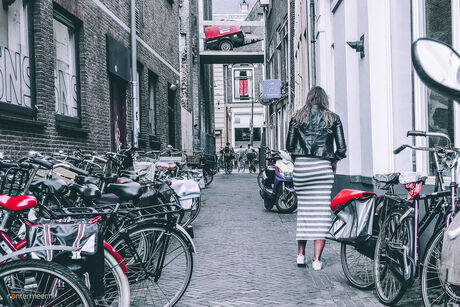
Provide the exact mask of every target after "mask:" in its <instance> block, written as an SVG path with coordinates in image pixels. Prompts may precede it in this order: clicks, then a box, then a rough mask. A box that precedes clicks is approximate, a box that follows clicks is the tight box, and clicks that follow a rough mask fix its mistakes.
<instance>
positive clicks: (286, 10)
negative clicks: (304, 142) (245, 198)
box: [264, 0, 301, 150]
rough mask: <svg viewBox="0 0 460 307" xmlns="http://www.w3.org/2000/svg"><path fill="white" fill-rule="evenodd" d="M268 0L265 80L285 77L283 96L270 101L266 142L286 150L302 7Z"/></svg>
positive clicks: (291, 3) (282, 81)
mask: <svg viewBox="0 0 460 307" xmlns="http://www.w3.org/2000/svg"><path fill="white" fill-rule="evenodd" d="M264 2H265V3H266V5H264V13H265V79H267V80H270V79H279V80H281V97H280V98H279V99H274V100H271V101H268V102H267V103H268V104H269V105H268V106H267V107H266V118H265V123H266V127H267V136H266V144H267V145H268V146H269V147H270V148H272V149H278V150H280V149H285V146H286V136H287V128H288V124H289V119H290V117H291V116H292V112H293V109H294V97H295V88H296V83H295V81H296V79H295V75H294V58H293V50H294V49H293V47H294V21H295V19H294V15H295V14H296V12H298V10H297V9H296V7H295V2H294V1H293V0H292V1H291V0H286V1H278V0H270V1H264ZM298 86H301V84H298Z"/></svg>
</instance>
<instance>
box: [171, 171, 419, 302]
mask: <svg viewBox="0 0 460 307" xmlns="http://www.w3.org/2000/svg"><path fill="white" fill-rule="evenodd" d="M214 180H215V181H214V182H213V183H212V184H211V186H210V188H209V189H207V190H205V191H203V207H202V211H201V212H200V216H199V217H198V219H197V220H196V221H195V223H194V230H195V240H194V241H195V244H196V246H197V251H198V253H197V255H196V256H195V258H194V271H193V277H192V281H191V283H190V286H189V288H188V290H187V292H186V294H185V295H184V297H183V298H182V300H181V301H180V303H179V304H178V305H179V306H243V305H248V306H250V305H252V306H293V305H304V306H380V304H379V302H378V300H377V298H376V296H375V294H374V291H373V290H369V291H361V290H357V289H355V288H353V287H351V286H350V285H349V284H348V283H347V280H346V279H345V276H344V275H343V272H342V267H341V264H340V252H339V247H340V246H339V244H337V243H334V242H328V243H327V245H326V248H325V250H324V254H323V261H324V263H325V267H324V269H323V270H322V271H319V272H315V271H313V270H312V269H311V265H308V266H307V267H306V268H298V267H297V265H296V263H295V258H296V244H295V214H289V215H281V214H278V213H276V212H267V211H265V210H264V208H263V203H262V201H261V198H260V196H259V194H258V187H257V182H256V176H255V175H253V174H230V175H224V174H220V175H217V176H216V177H215V179H214ZM312 256H313V250H312V245H311V243H310V244H308V245H307V257H308V259H309V260H310V261H311V257H312ZM416 284H417V283H416ZM414 288H415V289H412V290H411V291H410V292H409V293H407V294H406V296H405V298H404V299H403V300H402V301H401V302H400V304H399V306H421V305H422V302H421V299H420V292H419V289H417V288H418V287H414Z"/></svg>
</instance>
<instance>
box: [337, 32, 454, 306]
mask: <svg viewBox="0 0 460 307" xmlns="http://www.w3.org/2000/svg"><path fill="white" fill-rule="evenodd" d="M421 54H423V55H424V57H420V55H421ZM412 55H413V59H412V60H413V64H414V68H415V70H416V72H417V73H418V75H419V76H420V78H421V79H422V81H423V82H424V83H425V84H426V85H427V86H429V87H431V88H432V89H434V90H436V91H438V92H439V93H441V94H443V95H445V96H447V97H449V98H452V99H454V100H459V99H460V86H458V82H457V83H455V82H454V83H452V82H451V80H452V78H451V76H455V75H456V74H457V75H458V71H459V70H458V68H459V63H460V55H459V54H458V53H456V52H455V51H454V50H453V49H452V48H451V47H449V46H447V45H445V44H444V43H440V42H437V41H433V40H429V39H419V40H418V41H416V42H415V43H414V44H413V46H412ZM433 59H437V60H439V61H440V62H439V63H438V62H436V61H435V62H436V64H435V65H433V63H434V62H432V60H433ZM443 61H446V62H445V63H444V62H443ZM441 62H443V63H441ZM452 72H454V73H453V74H452ZM407 136H408V137H413V142H410V144H404V145H402V146H400V147H398V148H396V149H395V150H394V154H399V153H400V152H402V151H403V150H405V149H408V148H409V149H412V150H414V151H417V152H427V153H429V154H430V155H432V157H433V161H434V166H435V169H436V171H435V173H434V184H433V188H430V187H424V186H425V185H426V183H427V178H428V177H427V175H426V174H422V173H417V172H410V173H390V174H380V175H375V176H374V181H375V184H376V187H377V188H378V189H379V190H381V191H383V192H382V194H380V195H379V194H377V193H373V192H365V191H357V190H349V189H345V190H342V191H341V192H340V193H339V194H338V195H337V196H336V197H335V198H334V199H333V200H332V202H331V210H332V211H333V216H334V220H333V224H332V227H331V228H330V234H331V236H332V238H333V239H335V240H337V241H339V242H342V244H341V262H342V268H343V271H344V274H345V276H346V278H347V279H348V280H349V282H350V283H351V284H352V285H353V286H355V287H357V288H359V289H370V288H373V287H375V290H376V293H377V296H378V299H379V300H380V302H382V303H383V304H386V305H394V304H396V303H397V302H398V301H399V300H400V299H401V298H402V297H403V295H404V293H405V292H406V290H407V289H408V288H410V287H411V286H412V285H413V284H414V282H415V280H416V279H417V278H419V279H420V283H421V292H422V298H423V303H424V304H425V306H458V305H459V304H460V286H459V285H460V278H459V276H460V274H459V273H460V258H459V257H458V255H457V254H458V251H459V250H460V241H459V240H458V236H459V235H460V227H459V226H460V215H458V214H457V213H458V211H459V207H460V197H459V194H458V183H457V175H458V164H459V157H460V149H459V148H456V147H455V146H454V145H453V144H452V140H451V139H450V138H449V136H448V135H446V134H444V133H439V132H427V131H418V130H411V131H408V132H407ZM424 139H425V140H424ZM424 143H425V144H430V145H429V146H415V145H412V144H424ZM447 177H448V179H447ZM399 184H400V185H402V186H403V187H404V188H405V189H406V190H407V194H399V193H397V190H398V188H397V186H398V185H399ZM422 236H427V237H429V238H430V239H429V240H428V241H427V243H425V242H424V241H422V240H420V238H421V237H422Z"/></svg>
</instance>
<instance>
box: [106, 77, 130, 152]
mask: <svg viewBox="0 0 460 307" xmlns="http://www.w3.org/2000/svg"><path fill="white" fill-rule="evenodd" d="M127 86H128V83H127V82H126V81H123V80H122V79H120V78H118V77H115V76H113V75H111V76H110V77H109V87H110V132H111V148H112V151H114V152H116V151H117V150H118V149H119V148H120V146H121V145H124V146H126V145H127V144H128V140H127V134H128V133H127V127H126V90H127Z"/></svg>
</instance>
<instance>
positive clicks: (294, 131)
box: [286, 106, 347, 162]
mask: <svg viewBox="0 0 460 307" xmlns="http://www.w3.org/2000/svg"><path fill="white" fill-rule="evenodd" d="M310 116H311V117H310V122H309V123H308V125H300V126H299V127H296V126H295V125H294V119H291V122H290V123H289V132H288V136H287V141H286V149H287V151H289V152H290V153H291V155H292V156H308V157H317V158H324V159H328V160H331V161H332V162H336V161H338V160H340V159H343V158H345V157H346V152H347V147H346V145H345V137H344V135H343V127H342V122H341V121H340V117H339V116H338V115H337V114H335V113H332V118H333V124H332V127H331V128H329V129H328V128H326V127H325V124H324V121H323V117H322V112H321V108H320V107H318V106H313V108H312V110H311V113H310ZM334 140H335V146H336V150H335V152H334Z"/></svg>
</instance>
